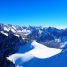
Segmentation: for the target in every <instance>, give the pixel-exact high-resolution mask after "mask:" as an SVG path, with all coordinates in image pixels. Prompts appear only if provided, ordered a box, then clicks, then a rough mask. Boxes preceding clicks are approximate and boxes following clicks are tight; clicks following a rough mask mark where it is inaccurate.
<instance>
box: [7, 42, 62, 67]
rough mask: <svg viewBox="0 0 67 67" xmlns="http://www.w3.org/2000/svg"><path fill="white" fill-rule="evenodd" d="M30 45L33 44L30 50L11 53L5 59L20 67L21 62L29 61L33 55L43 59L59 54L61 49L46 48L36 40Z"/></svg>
mask: <svg viewBox="0 0 67 67" xmlns="http://www.w3.org/2000/svg"><path fill="white" fill-rule="evenodd" d="M31 45H32V46H34V48H33V49H32V50H30V51H27V52H26V53H23V54H21V53H16V54H12V55H10V56H9V57H7V59H8V60H10V61H11V62H13V63H14V64H15V65H16V66H18V67H20V66H22V65H23V63H26V62H28V61H30V60H31V59H33V58H34V57H36V58H38V59H45V58H49V57H52V56H54V55H56V54H59V53H60V52H61V51H62V50H61V49H55V48H48V47H46V46H44V45H42V44H40V43H37V42H36V41H33V42H32V43H31Z"/></svg>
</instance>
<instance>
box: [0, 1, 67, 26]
mask: <svg viewBox="0 0 67 67" xmlns="http://www.w3.org/2000/svg"><path fill="white" fill-rule="evenodd" d="M0 22H1V23H5V24H14V25H36V26H38V25H43V26H67V0H0Z"/></svg>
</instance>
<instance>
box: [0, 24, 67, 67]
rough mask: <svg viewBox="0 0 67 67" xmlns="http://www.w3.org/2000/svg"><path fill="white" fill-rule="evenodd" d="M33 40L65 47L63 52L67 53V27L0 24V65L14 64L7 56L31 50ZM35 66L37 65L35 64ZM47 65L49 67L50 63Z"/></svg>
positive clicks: (52, 46)
mask: <svg viewBox="0 0 67 67" xmlns="http://www.w3.org/2000/svg"><path fill="white" fill-rule="evenodd" d="M33 40H35V41H36V42H37V43H40V44H43V45H44V46H47V47H48V48H52V49H63V51H62V52H65V53H66V52H67V51H66V49H67V27H65V28H64V29H58V28H56V27H41V26H39V27H36V26H28V27H26V26H19V25H11V24H7V25H5V24H0V62H1V63H0V66H1V67H5V65H6V66H7V67H10V64H13V63H11V62H10V61H8V60H7V59H6V57H7V56H9V55H12V54H14V53H16V52H18V53H25V52H27V51H29V50H32V49H33V48H34V47H33V46H30V45H31V43H32V41H33ZM30 42H31V43H30ZM29 48H30V49H29ZM19 49H20V50H19ZM18 50H19V51H18ZM43 51H44V50H43ZM45 51H46V50H45ZM45 51H44V52H45ZM35 52H36V51H35ZM35 52H34V53H35ZM39 52H40V51H39ZM39 52H38V53H39ZM32 53H33V52H32ZM65 53H62V54H61V55H66V54H65ZM35 60H36V59H35ZM38 60H39V59H38ZM38 60H36V61H38ZM39 61H41V60H39ZM47 61H48V60H47ZM31 63H33V62H31ZM46 63H47V62H46ZM3 64H4V65H3ZM37 64H38V63H37ZM40 64H41V63H40ZM25 67H27V66H25ZM28 67H32V66H28ZM34 67H36V66H35V65H34ZM37 67H38V66H37ZM40 67H41V66H40ZM42 67H43V66H42ZM46 67H48V65H47V66H46ZM51 67H52V66H51Z"/></svg>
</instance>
